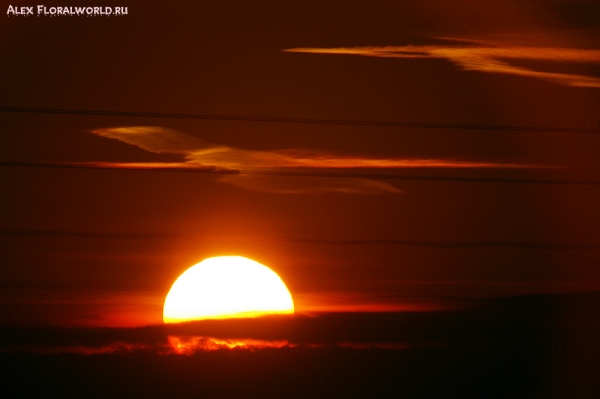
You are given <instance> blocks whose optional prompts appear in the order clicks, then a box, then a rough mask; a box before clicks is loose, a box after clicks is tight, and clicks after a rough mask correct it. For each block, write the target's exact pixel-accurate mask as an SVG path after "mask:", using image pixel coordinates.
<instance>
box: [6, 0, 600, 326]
mask: <svg viewBox="0 0 600 399" xmlns="http://www.w3.org/2000/svg"><path fill="white" fill-rule="evenodd" d="M83 3H86V2H85V1H84V2H83ZM13 5H18V6H20V5H26V4H24V3H23V4H13ZM67 5H68V4H67ZM127 6H128V7H129V13H128V15H127V16H122V17H102V18H101V17H97V18H94V17H89V18H88V17H86V18H77V17H53V18H51V17H27V18H26V17H12V16H11V17H6V18H5V19H4V21H3V23H2V24H0V52H1V53H2V57H1V58H0V92H1V93H2V95H1V96H0V107H4V108H6V107H23V108H46V109H56V110H61V109H63V110H64V109H67V110H78V109H79V110H100V111H117V112H159V113H167V114H168V113H176V114H186V113H188V114H204V115H229V116H241V117H257V118H258V117H265V118H297V119H300V120H303V119H306V120H315V119H323V120H341V121H379V122H403V123H422V124H438V125H447V127H448V128H425V127H420V128H419V127H394V126H388V127H384V126H364V125H360V124H356V125H352V124H345V125H342V124H340V125H335V124H322V123H286V122H285V121H281V120H280V121H274V122H268V121H262V122H261V121H254V122H252V121H248V120H210V119H182V118H179V119H177V118H166V117H127V116H122V115H121V116H118V115H112V116H106V115H72V114H57V113H54V114H53V113H24V112H5V111H6V109H4V110H3V111H2V112H0V125H1V128H0V129H1V130H2V133H1V134H0V164H1V165H2V166H1V167H0V184H1V187H2V196H1V197H0V215H1V217H0V246H1V248H2V251H1V253H2V267H1V268H0V324H8V325H62V326H143V325H149V324H157V323H160V320H161V316H162V309H161V306H162V301H163V300H164V296H165V295H166V293H167V292H168V289H169V287H170V285H171V284H172V282H173V281H174V280H175V279H176V278H177V276H178V275H179V274H181V273H182V272H183V271H184V270H185V269H187V268H188V267H190V266H192V265H193V264H195V263H197V262H200V261H201V260H202V259H204V258H206V257H210V256H219V255H241V256H246V257H249V258H252V259H255V260H257V261H259V262H261V263H263V264H265V265H268V266H269V267H271V268H272V269H273V270H275V271H276V272H277V273H278V274H279V275H280V276H281V277H282V279H283V280H284V281H285V282H286V284H287V285H288V287H289V289H290V291H291V293H292V295H293V296H294V298H295V301H296V308H297V311H298V312H299V313H303V314H311V313H314V312H323V311H327V312H330V311H334V312H335V311H340V312H342V311H343V312H351V311H367V312H371V311H391V310H393V311H396V310H400V311H405V310H406V311H411V312H414V311H431V310H440V309H461V308H464V307H466V306H472V305H473V304H474V303H477V300H478V299H480V298H490V297H500V296H513V295H529V294H542V293H564V292H580V291H590V290H597V289H599V288H600V268H599V267H598V265H599V263H600V249H599V247H598V245H600V231H599V228H598V226H600V211H599V210H598V209H599V208H598V203H600V186H599V185H597V184H595V183H594V184H587V185H581V184H572V183H573V181H590V182H597V181H599V180H600V175H599V171H600V157H598V154H600V135H599V134H598V133H600V131H598V132H596V131H597V130H598V129H599V128H600V114H599V113H598V110H599V109H600V84H599V83H598V82H600V69H599V68H600V65H599V64H600V56H599V54H600V53H599V52H600V48H599V45H598V43H600V41H599V40H598V39H599V38H600V22H599V21H600V19H597V18H595V16H597V15H598V11H597V9H598V8H597V7H598V5H597V2H593V1H542V0H527V1H512V0H511V1H506V0H486V1H480V2H472V1H466V0H465V1H455V2H448V1H442V0H439V1H437V0H436V1H417V0H411V1H404V2H392V1H376V2H369V3H368V4H367V3H366V2H341V1H333V2H330V1H328V2H316V1H314V2H300V1H286V2H278V1H258V2H247V4H246V3H243V4H242V3H240V2H220V1H202V2H191V1H178V2H175V3H169V5H168V6H167V5H166V4H165V3H164V2H158V1H144V2H142V1H133V2H129V3H128V4H127ZM358 55H361V56H358ZM240 119H243V118H240ZM450 125H477V126H488V127H489V129H485V128H483V129H476V130H475V129H468V128H465V129H460V128H450ZM506 126H532V127H539V128H550V130H552V128H556V129H562V128H566V129H569V128H572V129H584V130H585V132H587V133H585V132H584V133H582V132H579V133H575V132H571V133H570V132H564V131H563V132H558V131H549V132H543V131H537V132H532V131H520V130H514V131H510V130H502V129H501V127H506ZM540 130H543V129H540ZM16 164H20V165H21V166H18V165H16ZM27 164H29V166H27ZM34 164H35V165H37V166H36V167H32V166H35V165H34ZM44 165H45V166H44ZM53 165H54V166H56V165H71V166H78V165H79V166H82V167H81V168H77V167H73V168H59V167H53ZM87 166H89V167H87ZM93 166H98V167H100V168H99V169H93V168H92V167H93ZM102 168H106V169H102ZM186 168H191V169H194V168H207V170H208V171H213V172H214V171H221V172H222V171H225V172H227V171H235V172H239V171H241V172H261V173H262V172H276V173H273V174H271V175H269V174H263V175H261V174H250V173H248V174H243V173H242V174H235V173H230V174H227V173H225V174H219V173H190V172H188V171H186V170H185V169H186ZM138 169H172V170H171V171H168V170H138ZM177 169H181V170H180V171H177ZM173 170H175V171H173ZM281 172H285V173H287V172H301V174H298V175H293V173H292V174H288V175H286V174H285V173H281ZM277 173H279V174H277ZM332 173H342V174H343V173H349V174H353V176H354V177H352V176H350V177H348V176H345V177H340V178H338V177H335V176H334V177H331V176H329V177H325V176H323V175H325V174H326V175H329V174H332ZM319 174H321V175H319ZM368 174H373V175H379V177H369V176H368ZM386 175H400V176H406V175H410V176H416V177H422V178H423V179H422V180H418V179H417V180H394V179H388V178H386ZM357 176H360V178H359V177H357ZM430 177H444V178H465V179H466V181H457V179H454V180H449V181H443V180H439V179H438V180H427V178H430ZM470 179H471V180H470ZM494 179H497V180H507V181H508V182H502V183H498V182H494V181H492V180H494ZM514 180H521V181H523V180H551V181H554V182H555V184H539V183H536V184H528V183H525V182H520V183H518V182H514ZM556 182H562V183H560V184H556ZM563 183H564V184H563Z"/></svg>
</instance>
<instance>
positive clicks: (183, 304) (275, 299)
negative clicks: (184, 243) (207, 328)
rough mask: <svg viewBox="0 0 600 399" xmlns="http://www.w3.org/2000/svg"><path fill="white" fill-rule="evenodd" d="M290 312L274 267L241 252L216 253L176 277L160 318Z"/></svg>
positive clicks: (288, 298) (174, 319) (286, 294)
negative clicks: (234, 253) (242, 254)
mask: <svg viewBox="0 0 600 399" xmlns="http://www.w3.org/2000/svg"><path fill="white" fill-rule="evenodd" d="M293 313H294V302H293V300H292V295H291V294H290V291H289V290H288V289H287V287H286V286H285V284H284V282H283V281H282V280H281V278H280V277H279V276H278V275H277V274H276V273H275V272H274V271H272V270H271V269H269V268H268V267H266V266H264V265H262V264H260V263H258V262H255V261H253V260H251V259H248V258H244V257H242V256H218V257H214V258H208V259H205V260H203V261H202V262H200V263H198V264H196V265H194V266H192V267H190V268H189V269H187V270H186V271H185V272H184V273H183V274H182V275H181V276H179V278H177V280H176V281H175V283H173V286H172V287H171V290H170V291H169V293H168V294H167V297H166V298H165V305H164V308H163V321H164V322H165V323H179V322H185V321H193V320H203V319H223V318H235V317H237V318H239V317H257V316H263V315H274V314H293Z"/></svg>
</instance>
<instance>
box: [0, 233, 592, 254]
mask: <svg viewBox="0 0 600 399" xmlns="http://www.w3.org/2000/svg"><path fill="white" fill-rule="evenodd" d="M0 237H69V238H83V239H86V238H87V239H105V240H164V239H208V240H238V241H247V240H251V241H276V242H287V243H292V244H306V245H337V246H365V245H394V246H409V247H425V248H454V249H469V248H521V249H537V250H594V249H600V244H587V245H571V244H540V243H527V242H511V241H473V242H451V241H416V240H396V239H363V240H334V239H311V238H294V237H264V236H263V237H260V236H258V237H257V236H210V235H202V234H174V233H150V234H122V233H94V232H86V231H74V230H3V231H0Z"/></svg>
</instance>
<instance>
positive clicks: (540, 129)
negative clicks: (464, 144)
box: [0, 107, 600, 134]
mask: <svg viewBox="0 0 600 399" xmlns="http://www.w3.org/2000/svg"><path fill="white" fill-rule="evenodd" d="M0 112H11V113H35V114H61V115H91V116H118V117H135V118H162V119H197V120H215V121H228V122H267V123H295V124H314V125H344V126H370V127H398V128H415V129H450V130H492V131H512V132H532V133H584V134H600V129H590V128H569V127H545V126H510V125H475V124H454V123H420V122H398V121H396V122H394V121H388V122H385V121H373V120H351V119H319V118H288V117H271V116H246V115H219V114H195V113H173V112H137V111H109V110H89V109H88V110H86V109H66V108H29V107H0Z"/></svg>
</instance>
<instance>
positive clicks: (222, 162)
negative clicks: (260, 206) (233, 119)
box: [79, 126, 532, 194]
mask: <svg viewBox="0 0 600 399" xmlns="http://www.w3.org/2000/svg"><path fill="white" fill-rule="evenodd" d="M92 133H94V134H97V135H99V136H102V137H106V138H110V139H115V140H119V141H122V142H124V143H127V144H131V145H135V146H137V147H139V148H142V149H144V150H146V151H149V152H154V153H171V154H180V155H181V156H182V157H183V158H184V159H185V161H184V162H162V163H109V162H93V163H87V164H86V165H87V166H89V167H98V168H122V169H153V170H173V169H178V170H182V169H184V170H185V169H187V170H194V171H201V170H206V171H212V172H222V173H224V175H223V176H221V177H220V180H221V181H222V182H225V183H229V184H234V185H236V186H238V187H242V188H245V189H248V190H254V191H263V192H275V193H322V192H338V193H347V194H382V193H401V192H402V191H400V190H399V189H397V188H396V187H394V186H393V185H391V184H389V183H384V182H381V181H377V180H372V179H367V178H365V179H343V180H341V179H340V180H337V181H334V180H332V179H329V181H323V180H318V179H310V178H308V177H304V178H297V179H294V181H293V182H290V180H289V179H286V178H284V177H282V176H268V175H263V176H258V175H251V174H244V172H246V173H249V172H255V171H277V170H285V169H290V168H296V169H298V168H301V169H302V170H307V169H397V168H411V169H413V168H462V169H466V168H523V167H532V166H531V165H519V164H512V163H498V162H479V161H460V160H451V159H411V158H375V157H362V156H349V155H338V154H332V153H325V152H319V151H311V150H300V149H287V150H273V151H258V150H247V149H242V148H234V147H228V146H223V145H214V144H210V143H207V142H205V141H203V140H201V139H199V138H197V137H195V136H191V135H188V134H185V133H181V132H178V131H175V130H172V129H166V128H162V127H157V126H132V127H116V128H107V129H96V130H93V131H92ZM79 165H82V164H79Z"/></svg>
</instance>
